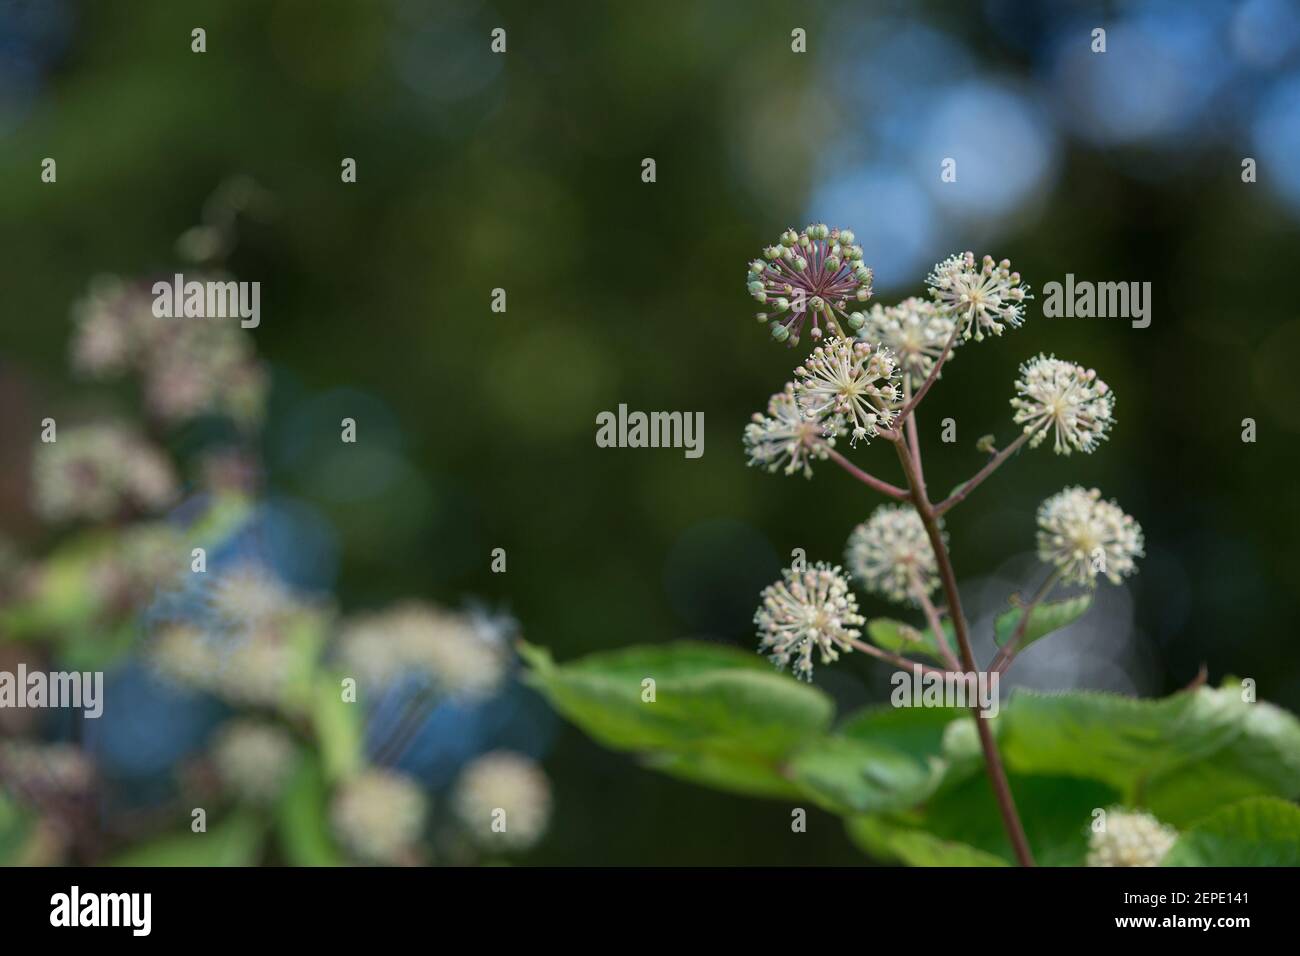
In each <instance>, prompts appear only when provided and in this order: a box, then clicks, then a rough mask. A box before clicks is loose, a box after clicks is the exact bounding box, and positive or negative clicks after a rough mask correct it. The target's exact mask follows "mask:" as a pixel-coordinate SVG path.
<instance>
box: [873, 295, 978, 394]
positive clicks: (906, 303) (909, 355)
mask: <svg viewBox="0 0 1300 956" xmlns="http://www.w3.org/2000/svg"><path fill="white" fill-rule="evenodd" d="M956 325H957V323H956V321H955V320H954V319H953V318H952V316H950V315H948V314H947V313H945V312H943V311H941V310H940V308H939V307H938V306H937V305H935V304H934V303H933V302H927V301H926V300H925V299H918V298H916V297H912V298H910V299H904V300H903V301H902V302H900V303H898V305H891V306H880V305H875V306H872V307H871V311H870V312H868V313H867V318H866V323H865V325H864V326H863V328H862V331H861V332H859V333H858V338H860V339H862V340H863V341H864V342H872V343H876V344H878V345H880V346H882V347H883V348H886V349H888V350H889V351H891V352H893V353H894V355H895V357H896V359H897V361H898V368H899V371H901V372H904V373H906V374H908V375H910V376H911V377H912V381H914V382H917V383H919V382H922V381H924V380H925V379H926V378H927V377H928V376H929V374H930V372H931V370H932V369H933V368H934V363H935V362H937V361H938V360H939V356H940V355H942V354H943V349H944V346H945V345H947V344H948V340H949V339H951V338H952V334H953V330H954V328H955V327H956Z"/></svg>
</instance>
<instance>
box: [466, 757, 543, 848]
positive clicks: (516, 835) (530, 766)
mask: <svg viewBox="0 0 1300 956" xmlns="http://www.w3.org/2000/svg"><path fill="white" fill-rule="evenodd" d="M452 805H453V806H454V807H455V812H456V816H457V818H458V819H459V820H460V823H461V825H462V826H463V827H464V828H465V831H466V833H467V834H468V835H469V837H470V838H471V839H472V840H473V841H474V842H475V843H477V844H478V845H479V846H482V847H485V848H497V849H506V850H526V849H528V848H529V847H531V846H533V845H534V844H535V843H537V841H538V840H540V839H541V838H542V836H543V834H545V833H546V828H547V826H548V825H549V824H550V820H551V784H550V781H548V780H547V779H546V774H545V773H543V772H542V768H541V767H539V766H538V765H537V762H536V761H534V760H532V759H531V758H529V757H526V756H524V755H523V754H519V753H514V752H513V751H509V750H493V751H490V752H489V753H486V754H484V755H483V756H481V757H478V758H476V759H475V760H474V761H473V762H471V763H470V765H469V766H468V767H466V768H465V770H464V772H463V773H462V774H461V776H460V779H459V780H458V781H457V782H456V789H455V792H454V793H453V795H452Z"/></svg>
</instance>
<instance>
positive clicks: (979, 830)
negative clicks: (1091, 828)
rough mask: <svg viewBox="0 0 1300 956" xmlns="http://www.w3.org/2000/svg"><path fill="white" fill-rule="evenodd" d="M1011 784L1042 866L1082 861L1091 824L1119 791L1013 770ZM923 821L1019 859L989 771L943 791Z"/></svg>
mask: <svg viewBox="0 0 1300 956" xmlns="http://www.w3.org/2000/svg"><path fill="white" fill-rule="evenodd" d="M1008 784H1009V785H1010V787H1011V795H1012V797H1013V799H1014V800H1015V803H1016V810H1017V812H1018V813H1019V814H1020V820H1021V822H1022V823H1023V824H1024V827H1025V836H1026V837H1027V838H1028V840H1029V846H1030V849H1031V850H1032V851H1033V854H1034V860H1035V862H1037V863H1038V864H1039V865H1040V866H1080V865H1082V864H1083V861H1084V857H1085V856H1086V854H1087V848H1088V824H1089V822H1090V821H1091V819H1092V817H1091V814H1092V811H1093V810H1094V809H1096V808H1097V807H1107V806H1111V805H1112V804H1114V803H1115V802H1116V799H1117V797H1118V792H1117V791H1116V790H1115V789H1114V788H1113V787H1109V786H1107V785H1106V784H1104V783H1100V782H1098V781H1096V780H1083V779H1079V778H1075V777H1068V776H1064V775H1062V776H1023V775H1020V774H1014V773H1013V774H1009V775H1008ZM916 822H917V824H918V825H920V826H922V827H923V828H924V829H925V830H927V831H929V832H930V833H932V834H933V835H934V836H936V837H939V838H941V839H944V840H949V841H953V842H957V843H963V844H968V845H970V846H973V847H975V848H977V849H979V850H981V851H983V852H985V853H990V854H992V855H994V856H997V857H1000V858H1002V859H1003V860H1006V861H1008V862H1012V861H1014V859H1015V857H1014V855H1013V853H1012V849H1011V843H1010V841H1009V840H1008V839H1007V835H1006V830H1005V828H1004V827H1003V825H1002V816H1001V814H1000V813H999V811H998V805H997V800H996V799H995V798H994V796H993V790H992V787H991V786H990V784H989V781H988V777H987V775H986V774H985V773H984V772H983V767H982V766H981V767H980V773H978V774H976V775H973V776H969V777H967V778H966V779H964V780H962V781H961V782H959V783H956V784H955V785H953V786H952V787H949V788H945V789H943V790H940V791H939V792H938V793H936V794H935V796H934V797H932V798H931V799H930V800H929V801H928V802H927V803H926V805H925V807H924V808H923V809H922V810H921V811H919V813H918V817H917V820H916Z"/></svg>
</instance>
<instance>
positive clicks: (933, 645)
mask: <svg viewBox="0 0 1300 956" xmlns="http://www.w3.org/2000/svg"><path fill="white" fill-rule="evenodd" d="M943 632H944V636H945V637H946V639H947V641H948V646H949V647H953V646H955V645H954V644H953V641H954V636H953V632H952V625H951V624H950V623H949V622H948V621H944V622H943ZM867 637H868V638H870V639H871V643H872V644H875V645H876V647H879V648H880V649H881V650H885V651H890V652H891V653H894V654H904V655H907V654H924V655H925V656H926V657H929V658H931V659H932V660H936V661H939V662H940V663H942V662H943V652H942V651H941V650H940V648H939V642H938V641H937V640H935V637H934V632H932V631H931V630H930V629H929V628H928V627H927V628H925V629H924V630H922V629H920V628H916V627H913V626H912V625H910V624H905V623H904V622H902V621H895V620H894V619H893V618H888V617H878V618H875V619H874V620H872V621H871V623H869V624H868V625H867Z"/></svg>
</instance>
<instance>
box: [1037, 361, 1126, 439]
mask: <svg viewBox="0 0 1300 956" xmlns="http://www.w3.org/2000/svg"><path fill="white" fill-rule="evenodd" d="M1016 393H1017V394H1016V397H1015V398H1013V399H1012V400H1011V407H1012V408H1014V409H1015V410H1016V414H1015V419H1014V421H1015V423H1016V424H1017V425H1024V426H1025V432H1026V433H1027V434H1032V435H1033V437H1032V438H1031V439H1030V440H1029V447H1031V448H1037V447H1038V446H1039V445H1040V444H1041V443H1042V441H1043V439H1044V438H1046V437H1047V432H1048V431H1049V429H1050V430H1051V431H1052V432H1053V433H1054V434H1055V447H1054V450H1055V452H1056V453H1057V454H1058V455H1062V454H1064V455H1068V454H1070V451H1071V449H1077V450H1078V451H1082V452H1092V451H1093V450H1094V449H1096V447H1097V445H1098V444H1100V443H1101V442H1102V441H1104V440H1105V439H1106V435H1107V432H1109V431H1110V427H1111V425H1112V424H1114V420H1115V419H1114V412H1115V395H1114V393H1112V392H1111V390H1110V388H1109V386H1107V385H1106V383H1105V382H1103V381H1102V380H1101V379H1099V378H1098V377H1097V373H1096V372H1094V371H1093V370H1092V369H1090V368H1084V367H1083V366H1082V365H1075V364H1074V363H1073V362H1066V361H1064V360H1062V359H1058V358H1057V357H1056V356H1055V355H1051V356H1044V355H1038V356H1036V357H1034V358H1032V359H1030V360H1029V361H1028V362H1025V363H1024V364H1023V365H1021V366H1020V378H1018V379H1016Z"/></svg>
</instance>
